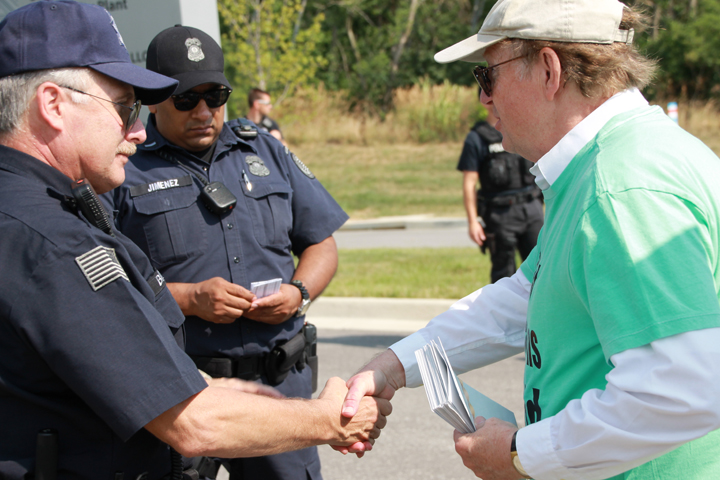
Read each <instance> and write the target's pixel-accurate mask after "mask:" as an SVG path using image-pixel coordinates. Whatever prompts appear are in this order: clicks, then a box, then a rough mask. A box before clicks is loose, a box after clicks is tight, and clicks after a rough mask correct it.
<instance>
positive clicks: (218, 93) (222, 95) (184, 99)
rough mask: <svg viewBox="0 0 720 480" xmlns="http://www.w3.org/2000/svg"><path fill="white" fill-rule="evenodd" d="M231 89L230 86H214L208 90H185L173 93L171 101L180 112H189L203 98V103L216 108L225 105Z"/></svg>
mask: <svg viewBox="0 0 720 480" xmlns="http://www.w3.org/2000/svg"><path fill="white" fill-rule="evenodd" d="M231 93H232V89H230V88H225V87H222V88H215V89H213V90H208V91H207V92H203V93H198V92H185V93H181V94H179V95H173V96H172V99H173V103H174V104H175V108H176V109H177V110H179V111H181V112H189V111H190V110H192V109H193V108H195V107H197V105H198V103H200V99H201V98H202V99H203V100H205V104H206V105H207V106H208V108H218V107H222V106H223V105H225V104H226V103H227V101H228V98H230V94H231Z"/></svg>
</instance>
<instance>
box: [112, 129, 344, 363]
mask: <svg viewBox="0 0 720 480" xmlns="http://www.w3.org/2000/svg"><path fill="white" fill-rule="evenodd" d="M238 125H239V123H238V121H237V120H235V121H231V122H228V123H226V124H225V125H223V129H222V131H221V133H220V136H219V138H218V141H217V144H216V147H215V152H214V154H213V156H212V159H211V161H210V162H209V163H205V162H203V161H201V160H200V159H198V158H197V157H195V156H193V155H191V154H190V153H188V152H186V151H185V150H183V149H181V148H178V147H175V146H174V145H171V144H170V143H169V142H167V140H165V139H164V138H163V137H162V135H160V134H159V133H158V131H157V129H156V128H155V126H154V118H153V116H152V115H151V116H150V121H149V122H148V126H147V132H148V139H147V141H146V142H145V144H144V145H140V146H139V147H138V152H137V154H135V155H134V156H133V157H132V158H131V159H130V162H129V163H128V165H127V166H126V179H125V183H124V184H123V185H122V186H121V187H119V188H117V189H115V190H114V191H112V192H109V193H108V194H106V196H105V198H107V199H109V200H110V201H111V203H112V204H113V209H114V210H116V224H117V226H118V228H119V229H120V230H121V231H122V232H123V233H125V234H126V235H127V236H128V237H130V238H131V239H132V240H133V241H134V242H135V243H136V244H137V245H138V246H140V248H141V249H142V250H143V251H145V252H146V253H147V255H148V256H149V257H150V260H151V262H152V263H153V265H154V266H155V268H157V269H158V270H159V271H160V272H162V274H163V275H164V276H165V278H166V279H167V281H168V282H189V283H197V282H201V281H204V280H208V279H210V278H213V277H221V278H224V279H225V280H227V281H229V282H232V283H235V284H237V285H240V286H242V287H244V288H246V289H248V290H250V289H251V283H252V282H260V281H264V280H272V279H275V278H281V279H282V283H289V282H290V280H291V279H292V276H293V274H294V272H295V265H294V263H293V253H294V254H295V255H297V256H299V255H301V254H302V252H303V251H304V250H305V248H307V247H308V246H310V245H314V244H317V243H319V242H322V241H323V240H325V239H326V238H328V237H329V236H330V235H332V234H333V232H335V230H337V229H338V228H339V227H340V226H342V224H343V223H345V221H346V220H347V218H348V217H347V215H346V214H345V212H344V211H343V210H342V209H341V208H340V206H339V205H338V204H337V203H336V202H335V200H333V198H332V197H331V196H330V194H329V193H328V192H327V191H326V190H325V188H323V186H322V185H321V184H320V182H319V181H318V180H317V179H316V178H315V176H314V175H313V173H312V172H311V171H310V170H309V169H308V168H307V166H306V165H305V164H304V163H303V162H302V161H301V160H300V159H299V158H298V157H297V156H296V155H295V154H293V153H291V152H290V151H288V150H287V148H286V147H284V146H283V145H282V144H281V143H280V142H279V141H277V140H276V139H275V138H274V137H272V136H271V135H270V134H268V133H265V132H262V131H259V132H258V135H257V137H256V138H250V139H241V138H239V137H238V136H237V135H236V134H235V133H234V132H233V130H232V127H234V126H238ZM210 182H221V183H222V184H223V185H224V186H225V187H227V189H228V190H229V191H230V192H231V193H232V194H233V195H234V197H235V198H236V199H237V204H236V205H235V207H234V208H233V209H232V210H230V211H228V212H227V213H224V214H222V215H218V214H216V213H213V212H211V211H210V210H208V208H207V207H206V206H205V204H204V202H203V201H202V199H201V198H200V193H201V188H202V187H203V186H204V185H205V184H207V183H210ZM302 324H303V319H302V318H291V319H290V320H288V321H286V322H284V323H282V324H280V325H267V324H264V323H260V322H255V321H253V320H250V319H246V318H244V317H243V318H240V319H238V321H236V322H234V323H232V324H222V325H221V324H215V323H211V322H207V321H204V320H202V319H200V318H197V317H188V318H187V321H186V323H185V325H186V327H187V330H188V343H187V352H188V353H190V354H191V355H199V356H224V357H230V358H238V357H243V356H255V355H262V354H264V353H267V352H269V351H270V350H271V349H272V348H273V347H274V346H275V344H276V343H277V342H278V341H282V340H288V339H290V338H292V337H293V336H294V335H295V334H297V332H299V331H300V328H301V327H302Z"/></svg>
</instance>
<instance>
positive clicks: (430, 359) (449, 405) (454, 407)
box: [415, 338, 517, 433]
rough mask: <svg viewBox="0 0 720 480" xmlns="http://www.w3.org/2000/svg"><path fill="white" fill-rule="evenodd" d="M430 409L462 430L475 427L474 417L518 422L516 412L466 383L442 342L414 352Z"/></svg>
mask: <svg viewBox="0 0 720 480" xmlns="http://www.w3.org/2000/svg"><path fill="white" fill-rule="evenodd" d="M415 358H417V362H418V366H419V368H420V375H421V376H422V379H423V383H424V384H425V393H426V394H427V397H428V402H429V403H430V409H431V410H432V411H433V412H435V413H437V414H438V415H439V416H440V418H442V419H443V420H445V421H446V422H447V423H449V424H450V425H452V426H453V427H455V429H456V430H458V431H460V432H462V433H472V432H474V431H475V417H476V416H483V417H485V418H491V417H495V418H499V419H501V420H505V421H506V422H510V423H512V424H513V425H515V426H517V422H516V421H515V415H514V414H513V413H512V412H511V411H510V410H508V409H507V408H505V407H503V406H502V405H500V404H499V403H497V402H494V401H493V400H490V399H489V398H488V397H486V396H485V395H483V394H482V393H480V392H478V391H477V390H475V389H474V388H472V387H470V386H468V385H465V384H464V383H463V382H462V380H460V379H459V378H458V377H457V375H455V372H453V369H452V366H451V365H450V360H448V357H447V354H446V353H445V349H444V348H443V345H442V342H441V341H440V339H439V338H438V340H437V342H436V341H435V340H433V341H432V342H430V343H428V344H427V345H425V346H424V347H423V348H421V349H419V350H417V351H416V352H415Z"/></svg>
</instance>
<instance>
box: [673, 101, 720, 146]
mask: <svg viewBox="0 0 720 480" xmlns="http://www.w3.org/2000/svg"><path fill="white" fill-rule="evenodd" d="M678 103H679V105H678V116H679V122H678V123H679V124H680V126H681V127H683V128H684V129H685V130H687V131H688V132H690V133H692V134H693V135H695V136H696V137H698V138H699V139H700V140H702V141H703V142H704V143H705V145H707V146H708V147H710V148H711V149H712V150H713V152H715V154H716V155H720V105H718V104H717V103H716V102H712V101H711V102H691V103H688V102H678ZM659 105H667V102H664V103H659Z"/></svg>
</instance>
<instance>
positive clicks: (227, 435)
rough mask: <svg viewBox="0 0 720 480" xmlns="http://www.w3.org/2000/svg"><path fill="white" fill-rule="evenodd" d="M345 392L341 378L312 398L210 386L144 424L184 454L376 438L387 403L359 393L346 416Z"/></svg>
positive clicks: (265, 450)
mask: <svg viewBox="0 0 720 480" xmlns="http://www.w3.org/2000/svg"><path fill="white" fill-rule="evenodd" d="M346 393H347V388H346V387H345V384H344V382H343V381H342V380H341V379H339V378H331V379H330V380H328V383H327V384H326V386H325V389H324V390H323V391H322V392H321V393H320V396H319V397H318V398H317V399H316V400H304V399H276V398H270V397H268V396H264V395H253V394H249V393H246V392H241V391H238V390H235V389H233V388H217V387H208V388H206V389H205V390H203V391H201V392H200V393H198V394H196V395H193V396H192V397H190V398H189V399H187V400H185V401H184V402H181V403H179V404H178V405H176V406H174V407H172V408H170V409H169V410H167V411H165V412H164V413H162V414H161V415H160V416H158V417H157V418H155V419H154V420H152V421H151V422H150V423H148V424H147V425H146V426H145V428H146V429H147V430H148V431H149V432H150V433H152V434H153V435H155V436H156V437H158V438H159V439H160V440H162V441H163V442H165V443H167V444H168V445H170V446H171V447H173V448H174V449H175V450H177V451H178V452H179V453H181V454H183V455H185V456H188V457H194V456H198V455H207V456H216V457H222V458H237V457H255V456H264V455H272V454H276V453H281V452H287V451H291V450H297V449H301V448H306V447H310V446H313V445H322V444H332V445H352V444H353V443H356V442H370V443H372V442H374V441H375V439H376V438H377V437H378V436H380V429H381V428H383V427H384V426H385V424H386V423H387V420H386V418H385V417H386V416H387V415H389V414H390V413H391V411H392V407H391V406H390V402H389V401H387V400H384V399H376V398H372V397H366V398H363V399H362V401H361V403H360V408H359V409H358V413H357V414H356V415H355V417H353V418H352V419H348V418H345V417H343V416H342V415H341V414H340V408H341V405H342V402H343V399H344V398H345V395H346Z"/></svg>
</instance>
